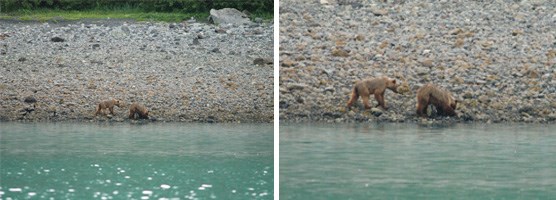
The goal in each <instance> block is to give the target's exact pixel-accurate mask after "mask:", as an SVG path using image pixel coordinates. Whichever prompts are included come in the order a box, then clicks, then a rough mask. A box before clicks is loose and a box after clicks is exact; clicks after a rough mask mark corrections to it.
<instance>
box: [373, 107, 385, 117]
mask: <svg viewBox="0 0 556 200" xmlns="http://www.w3.org/2000/svg"><path fill="white" fill-rule="evenodd" d="M382 113H383V112H382V110H381V109H379V108H371V114H373V115H374V116H375V117H378V116H380V115H382Z"/></svg>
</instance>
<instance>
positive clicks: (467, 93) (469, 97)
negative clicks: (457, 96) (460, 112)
mask: <svg viewBox="0 0 556 200" xmlns="http://www.w3.org/2000/svg"><path fill="white" fill-rule="evenodd" d="M463 98H464V99H471V98H473V94H471V92H466V93H465V94H463Z"/></svg>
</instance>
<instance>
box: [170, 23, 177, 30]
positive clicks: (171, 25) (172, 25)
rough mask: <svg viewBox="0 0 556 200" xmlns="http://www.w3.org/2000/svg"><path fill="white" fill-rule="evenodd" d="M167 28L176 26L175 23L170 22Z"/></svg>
mask: <svg viewBox="0 0 556 200" xmlns="http://www.w3.org/2000/svg"><path fill="white" fill-rule="evenodd" d="M168 28H170V29H173V28H176V24H175V23H171V24H170V25H168Z"/></svg>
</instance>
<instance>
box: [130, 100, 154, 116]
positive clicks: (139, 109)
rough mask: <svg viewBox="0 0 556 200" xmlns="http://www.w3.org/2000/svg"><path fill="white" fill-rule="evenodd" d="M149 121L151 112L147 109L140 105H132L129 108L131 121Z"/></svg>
mask: <svg viewBox="0 0 556 200" xmlns="http://www.w3.org/2000/svg"><path fill="white" fill-rule="evenodd" d="M137 116H138V117H139V119H149V111H148V110H147V107H145V106H143V105H141V104H139V103H132V104H131V106H129V119H137Z"/></svg>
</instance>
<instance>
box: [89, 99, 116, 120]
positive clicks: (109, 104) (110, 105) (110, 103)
mask: <svg viewBox="0 0 556 200" xmlns="http://www.w3.org/2000/svg"><path fill="white" fill-rule="evenodd" d="M114 106H118V107H122V103H121V101H120V100H117V99H112V100H107V101H102V102H100V103H99V104H98V105H97V109H96V112H95V116H97V115H98V114H99V113H103V112H102V110H106V109H108V110H109V111H110V114H112V115H114Z"/></svg>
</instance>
